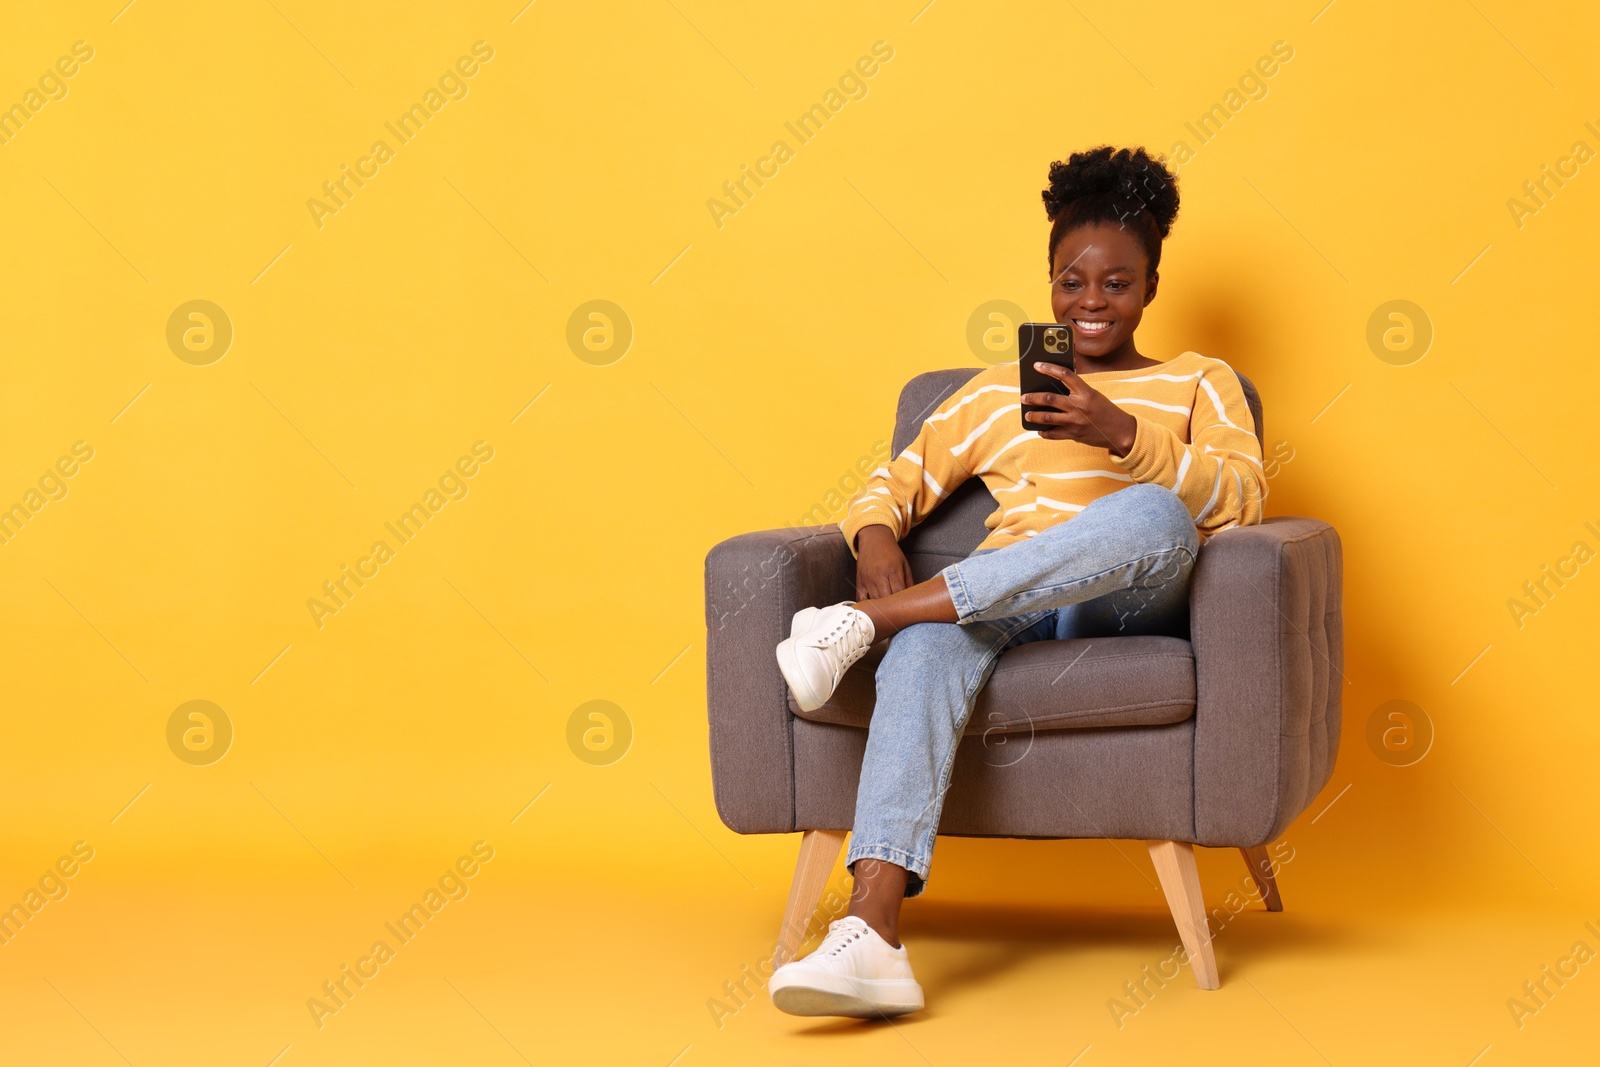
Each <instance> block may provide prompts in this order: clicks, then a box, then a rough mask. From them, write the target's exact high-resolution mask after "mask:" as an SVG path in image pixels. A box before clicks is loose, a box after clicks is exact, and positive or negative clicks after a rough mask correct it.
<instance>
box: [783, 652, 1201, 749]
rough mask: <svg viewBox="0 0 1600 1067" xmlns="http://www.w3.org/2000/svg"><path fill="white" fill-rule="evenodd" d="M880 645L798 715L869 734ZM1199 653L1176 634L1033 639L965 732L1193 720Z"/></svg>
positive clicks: (992, 686) (991, 687)
mask: <svg viewBox="0 0 1600 1067" xmlns="http://www.w3.org/2000/svg"><path fill="white" fill-rule="evenodd" d="M882 658H883V655H882V646H881V645H880V646H879V648H876V649H874V650H873V651H872V652H870V653H868V654H867V655H866V656H864V657H863V658H862V659H861V661H860V662H858V663H857V664H856V665H855V666H854V667H852V668H851V669H850V671H849V672H848V673H847V674H846V675H845V676H844V679H843V680H842V681H841V682H840V683H839V688H838V689H836V690H835V691H834V694H833V696H832V697H831V698H830V699H829V700H828V702H827V703H826V704H824V705H823V706H822V707H820V708H818V709H817V710H816V711H801V710H800V706H799V705H798V704H796V703H795V700H794V696H793V695H792V694H790V695H789V698H788V699H789V710H790V712H791V713H792V714H794V715H796V716H798V717H799V718H802V719H809V720H810V721H812V722H825V723H834V724H836V725H840V726H856V727H860V728H862V729H865V728H866V726H867V724H868V723H869V722H870V721H871V719H872V709H873V706H874V703H875V700H876V692H877V686H876V683H875V681H874V677H873V676H874V673H875V672H876V670H877V666H878V663H879V661H881V660H882ZM1194 704H1195V673H1194V653H1193V652H1192V651H1191V649H1190V647H1189V642H1188V641H1185V640H1182V639H1181V638H1177V637H1088V638H1073V639H1070V640H1066V641H1035V642H1032V643H1030V644H1026V645H1019V646H1017V647H1016V648H1013V649H1011V650H1010V651H1009V652H1006V653H1005V654H1004V655H1002V656H1001V657H1000V661H999V662H998V663H997V664H995V669H994V674H993V676H991V677H990V679H989V682H988V684H987V685H985V686H984V687H983V689H982V690H981V691H980V692H979V693H978V706H977V707H976V708H975V709H974V710H973V713H972V718H971V719H970V720H969V721H968V723H967V729H966V733H967V734H968V735H969V736H970V735H981V734H986V733H1001V734H1019V733H1020V734H1026V733H1031V732H1034V731H1040V730H1073V729H1085V728H1090V727H1111V726H1163V725H1167V724H1169V723H1176V722H1184V721H1186V720H1188V719H1191V718H1193V717H1194Z"/></svg>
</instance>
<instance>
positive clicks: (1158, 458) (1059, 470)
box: [839, 352, 1267, 552]
mask: <svg viewBox="0 0 1600 1067" xmlns="http://www.w3.org/2000/svg"><path fill="white" fill-rule="evenodd" d="M1082 377H1083V380H1084V381H1086V382H1088V383H1089V384H1090V385H1092V386H1093V387H1094V388H1095V389H1097V390H1099V391H1100V392H1101V393H1104V394H1105V396H1106V397H1107V399H1109V400H1111V401H1112V402H1114V403H1115V404H1117V406H1118V407H1121V408H1122V409H1123V410H1125V411H1127V412H1128V413H1129V414H1131V415H1133V416H1134V417H1135V418H1136V419H1137V420H1138V432H1137V434H1136V435H1135V437H1134V441H1133V447H1132V448H1131V449H1129V450H1128V454H1127V455H1126V456H1121V457H1117V456H1113V455H1111V453H1110V452H1109V451H1108V450H1106V449H1104V448H1095V447H1092V446H1090V445H1085V444H1081V443H1079V442H1077V441H1051V440H1046V439H1045V438H1043V437H1040V436H1039V435H1038V433H1036V432H1034V431H1032V430H1024V429H1023V428H1022V416H1021V414H1020V412H1021V406H1022V404H1021V389H1020V388H1019V386H1018V377H1017V365H1016V364H1015V363H1002V364H1000V365H999V366H995V367H990V368H989V369H987V370H985V371H983V372H982V373H980V374H978V375H976V376H975V377H973V379H972V380H971V381H969V382H968V383H967V384H966V385H965V386H963V387H962V388H961V389H959V390H957V391H956V392H955V393H954V394H952V395H951V396H950V397H949V398H948V399H947V400H945V402H944V403H943V404H940V405H939V409H938V410H937V411H935V412H934V413H933V414H932V415H929V416H928V418H927V420H926V421H924V422H923V424H922V428H921V429H920V430H919V431H918V433H917V436H916V438H915V439H914V440H913V441H912V442H911V444H909V445H907V446H906V448H905V450H904V451H903V452H901V453H900V454H899V455H898V456H896V457H895V458H894V459H893V460H891V461H890V462H889V464H888V465H887V466H885V467H879V468H878V469H877V470H875V471H873V473H872V476H871V477H870V478H869V479H868V480H867V485H866V488H864V489H863V490H862V491H861V492H860V493H859V494H857V495H856V497H855V498H854V499H853V500H851V502H850V510H849V511H848V512H847V513H846V515H845V517H844V521H842V522H841V523H840V524H839V528H840V529H841V530H843V531H844V536H845V540H846V541H847V542H848V543H849V545H850V551H851V552H855V550H856V534H857V532H859V531H860V530H861V528H862V527H863V526H871V525H874V524H877V525H881V526H887V527H889V529H891V530H893V531H894V535H895V539H896V540H900V539H902V538H904V537H905V536H906V534H907V533H909V532H910V531H911V528H912V527H914V526H916V525H917V524H918V523H919V522H921V521H922V520H923V519H925V518H927V517H928V513H929V512H931V511H932V510H933V509H934V508H935V507H937V506H938V504H939V503H940V502H941V501H943V500H944V499H945V498H946V497H947V496H949V495H950V493H951V492H952V491H953V490H955V488H956V487H957V486H959V485H961V483H963V482H965V481H966V480H967V479H969V478H974V477H976V478H981V479H983V484H984V485H985V487H987V488H988V490H989V492H990V493H991V494H992V495H993V496H994V498H995V500H996V501H997V502H998V503H999V505H1000V506H999V507H998V508H996V509H995V511H994V513H993V514H991V515H990V516H989V517H988V519H987V520H985V523H984V525H986V526H987V527H988V528H989V530H990V533H989V536H988V537H986V538H984V540H983V543H982V544H980V545H979V546H978V547H979V548H1000V547H1002V546H1004V545H1008V544H1012V543H1014V542H1017V541H1020V540H1023V539H1024V538H1028V537H1032V536H1034V535H1035V534H1037V533H1039V531H1041V530H1044V529H1047V528H1049V527H1050V526H1053V525H1055V524H1056V523H1058V522H1065V521H1067V520H1069V519H1071V518H1072V517H1073V516H1074V515H1075V514H1077V513H1078V512H1080V511H1082V510H1083V509H1084V507H1086V506H1087V505H1088V504H1089V503H1090V502H1091V501H1093V500H1095V499H1097V498H1099V497H1102V496H1105V495H1106V494H1108V493H1114V492H1116V491H1117V490H1118V489H1122V488H1124V487H1126V486H1128V485H1131V484H1133V483H1134V482H1153V483H1155V484H1156V485H1162V486H1166V487H1167V488H1169V489H1171V490H1173V492H1175V493H1177V494H1178V498H1179V499H1180V500H1182V501H1183V503H1184V505H1185V506H1186V507H1187V508H1188V509H1189V514H1190V515H1193V516H1194V524H1195V528H1196V530H1197V531H1198V532H1199V534H1200V539H1201V540H1202V541H1204V540H1205V539H1206V538H1208V537H1210V536H1211V535H1212V534H1214V533H1217V532H1218V531H1219V530H1226V529H1227V528H1228V527H1230V526H1249V525H1252V524H1254V523H1258V522H1260V521H1261V513H1262V507H1261V505H1262V501H1263V500H1264V499H1265V498H1266V493H1267V482H1266V477H1265V476H1264V474H1263V472H1262V467H1261V443H1260V442H1259V441H1258V440H1256V436H1255V421H1254V419H1253V417H1252V416H1251V414H1250V408H1249V405H1248V404H1246V402H1245V398H1244V390H1243V389H1242V388H1241V387H1240V385H1239V379H1238V377H1237V376H1236V375H1235V374H1234V372H1233V370H1232V368H1230V367H1229V366H1228V365H1227V364H1226V363H1224V362H1222V361H1221V360H1217V359H1208V358H1206V357H1205V356H1202V355H1200V354H1199V353H1197V352H1185V353H1184V354H1183V355H1181V356H1178V357H1177V358H1176V359H1173V360H1169V361H1168V362H1166V363H1162V364H1158V365H1156V366H1153V367H1141V368H1139V369H1137V370H1126V371H1099V372H1089V373H1086V374H1084V375H1083V376H1082Z"/></svg>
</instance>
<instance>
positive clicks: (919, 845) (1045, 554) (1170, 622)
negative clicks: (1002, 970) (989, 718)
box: [845, 483, 1199, 897]
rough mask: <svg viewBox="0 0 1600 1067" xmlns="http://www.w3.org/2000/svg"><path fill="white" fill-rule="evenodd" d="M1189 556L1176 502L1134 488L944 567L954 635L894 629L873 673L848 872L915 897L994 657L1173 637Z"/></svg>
mask: <svg viewBox="0 0 1600 1067" xmlns="http://www.w3.org/2000/svg"><path fill="white" fill-rule="evenodd" d="M1198 551H1199V535H1198V534H1197V533H1196V532H1195V527H1194V520H1193V519H1192V518H1191V517H1190V515H1189V511H1188V509H1187V508H1185V507H1184V505H1183V503H1182V502H1181V501H1180V500H1179V499H1178V497H1177V496H1176V495H1175V494H1174V493H1173V492H1172V491H1171V490H1170V489H1166V488H1164V487H1162V486H1159V485H1151V484H1148V483H1141V484H1138V485H1131V486H1129V487H1128V488H1126V489H1121V490H1118V491H1117V492H1115V493H1111V494H1110V495H1108V496H1103V497H1101V498H1099V499H1098V500H1095V501H1094V502H1093V503H1091V504H1090V505H1089V506H1088V507H1086V508H1084V509H1083V510H1082V511H1081V512H1079V513H1078V514H1077V515H1076V516H1074V517H1073V518H1072V520H1071V521H1070V522H1062V523H1059V524H1057V525H1055V526H1052V527H1050V528H1049V529H1047V530H1045V531H1044V532H1042V533H1040V534H1039V535H1037V536H1036V537H1031V538H1029V539H1028V540H1026V541H1018V542H1016V543H1014V544H1010V545H1006V546H1005V547H1004V548H995V549H984V550H981V551H978V552H974V553H973V554H972V555H971V556H969V557H967V558H966V559H964V560H962V561H961V562H960V563H953V564H951V565H950V566H948V567H946V568H945V569H944V571H943V575H944V580H945V583H946V584H947V585H948V586H949V587H950V599H951V600H952V601H954V603H955V608H956V617H957V618H958V619H959V620H960V621H959V622H953V623H950V622H924V623H917V624H915V625H913V626H908V627H906V628H905V629H904V630H901V631H900V632H899V633H897V634H895V635H894V637H893V638H891V639H890V642H889V650H888V652H887V653H886V654H885V655H884V657H883V662H882V663H880V664H879V666H878V673H877V683H878V698H877V705H876V707H875V708H874V710H873V713H872V725H871V727H870V728H869V730H868V733H867V751H866V755H865V757H864V758H863V759H862V762H861V785H860V788H859V789H858V791H857V793H856V814H855V826H854V829H853V831H852V833H851V836H850V850H849V852H848V853H847V854H846V856H845V862H846V864H847V865H853V864H854V863H855V862H856V860H859V859H864V858H870V859H878V860H887V861H888V862H890V863H895V864H898V865H900V866H902V867H904V868H906V870H907V871H909V872H910V877H909V878H908V879H907V881H906V896H908V897H914V896H916V895H917V894H918V893H921V892H922V890H923V888H924V886H925V885H926V882H927V877H928V867H929V865H930V863H931V862H932V858H933V841H934V835H935V834H936V833H937V832H938V828H939V813H940V810H941V809H942V807H943V804H944V794H945V790H947V789H948V788H949V785H950V770H951V767H952V766H953V765H954V763H955V755H956V747H957V745H958V744H959V743H960V741H961V732H962V730H963V729H964V728H965V727H966V725H967V719H968V718H969V717H970V716H971V715H972V708H973V704H974V703H975V702H976V700H977V698H978V691H979V690H980V689H982V688H983V685H984V683H985V682H987V681H988V680H989V675H990V673H991V672H992V671H993V670H994V664H995V661H996V660H997V659H999V658H1000V654H1001V653H1002V652H1004V651H1005V650H1006V649H1008V648H1013V647H1015V646H1017V645H1021V644H1025V643H1027V642H1030V641H1047V640H1060V639H1062V638H1068V637H1099V636H1111V635H1119V634H1149V633H1158V634H1161V633H1165V634H1174V633H1176V634H1182V633H1184V632H1185V630H1186V626H1187V618H1188V602H1189V574H1190V571H1191V570H1192V569H1193V568H1194V560H1195V555H1196V553H1197V552H1198Z"/></svg>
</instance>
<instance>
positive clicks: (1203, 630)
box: [1189, 518, 1345, 847]
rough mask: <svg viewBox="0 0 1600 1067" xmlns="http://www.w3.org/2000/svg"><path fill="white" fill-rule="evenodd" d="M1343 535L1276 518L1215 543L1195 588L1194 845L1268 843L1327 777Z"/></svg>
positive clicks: (1334, 744) (1336, 713) (1337, 696)
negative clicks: (1341, 538)
mask: <svg viewBox="0 0 1600 1067" xmlns="http://www.w3.org/2000/svg"><path fill="white" fill-rule="evenodd" d="M1343 579H1344V574H1343V556H1342V553H1341V549H1340V544H1339V534H1338V532H1337V531H1335V530H1334V528H1333V527H1332V526H1329V525H1328V524H1327V523H1325V522H1322V521H1320V520H1317V519H1306V518H1272V519H1267V520H1266V521H1265V522H1263V523H1262V524H1261V525H1259V526H1242V527H1235V528H1233V529H1230V530H1224V531H1223V532H1221V533H1219V534H1217V535H1216V536H1214V537H1212V538H1211V539H1210V540H1209V541H1207V542H1206V544H1205V545H1204V546H1203V547H1202V548H1201V550H1200V556H1199V559H1198V561H1197V562H1196V564H1195V569H1194V577H1193V585H1192V587H1191V590H1190V601H1189V604H1190V607H1189V628H1190V642H1191V644H1192V645H1193V648H1194V660H1195V682H1196V701H1195V739H1194V741H1195V744H1194V747H1195V767H1194V790H1195V798H1194V799H1195V804H1194V808H1195V841H1196V843H1198V844H1202V845H1217V846H1237V847H1252V846H1255V845H1261V844H1265V843H1267V842H1269V841H1272V840H1273V839H1275V838H1276V837H1278V836H1279V835H1280V834H1282V833H1283V831H1284V830H1286V829H1287V828H1288V826H1289V824H1290V823H1291V822H1293V821H1294V819H1295V817H1296V816H1298V815H1299V814H1300V813H1301V812H1302V811H1304V810H1305V808H1306V806H1307V805H1308V804H1310V803H1311V801H1312V799H1313V798H1315V797H1316V795H1317V793H1318V792H1319V791H1320V790H1321V789H1322V787H1323V786H1324V785H1326V784H1327V782H1328V778H1329V776H1330V775H1331V774H1332V773H1333V763H1334V757H1335V756H1336V755H1337V753H1338V749H1339V727H1340V702H1341V696H1342V693H1343V686H1344V684H1345V677H1344V629H1343V616H1342V613H1341V603H1342V589H1343Z"/></svg>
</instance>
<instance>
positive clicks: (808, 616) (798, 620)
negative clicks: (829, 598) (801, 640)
mask: <svg viewBox="0 0 1600 1067" xmlns="http://www.w3.org/2000/svg"><path fill="white" fill-rule="evenodd" d="M821 610H822V609H821V608H801V609H800V610H799V611H797V612H795V613H794V618H793V619H791V620H789V636H790V637H799V636H800V635H801V634H803V633H805V632H806V631H807V630H809V629H811V624H812V623H813V622H814V621H816V618H817V613H818V612H819V611H821Z"/></svg>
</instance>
